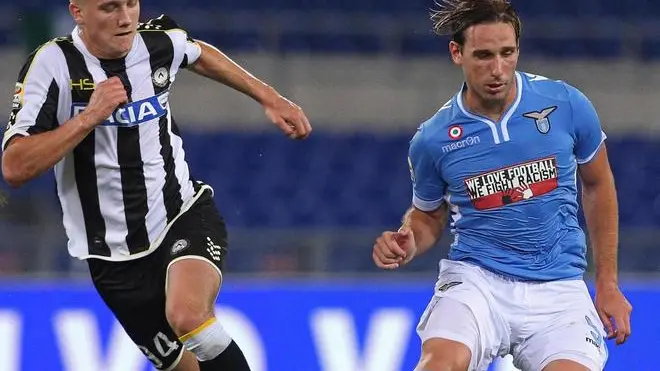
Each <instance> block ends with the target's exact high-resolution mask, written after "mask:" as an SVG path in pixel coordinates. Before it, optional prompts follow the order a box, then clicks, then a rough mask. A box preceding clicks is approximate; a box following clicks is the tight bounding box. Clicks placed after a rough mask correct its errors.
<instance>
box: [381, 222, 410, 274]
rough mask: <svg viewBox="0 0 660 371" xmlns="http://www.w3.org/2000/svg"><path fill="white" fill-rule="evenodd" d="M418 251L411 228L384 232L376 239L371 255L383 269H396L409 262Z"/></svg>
mask: <svg viewBox="0 0 660 371" xmlns="http://www.w3.org/2000/svg"><path fill="white" fill-rule="evenodd" d="M416 252H417V245H416V244H415V236H414V235H413V233H412V230H411V229H410V228H407V227H406V228H402V229H401V230H400V231H398V232H389V231H388V232H383V234H382V235H381V236H380V237H378V239H376V243H375V244H374V248H373V253H372V255H371V257H372V258H373V260H374V263H376V265H377V266H378V267H380V268H383V269H396V268H399V267H400V266H402V265H405V264H408V262H410V261H411V260H412V259H413V258H414V257H415V253H416Z"/></svg>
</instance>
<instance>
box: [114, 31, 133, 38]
mask: <svg viewBox="0 0 660 371" xmlns="http://www.w3.org/2000/svg"><path fill="white" fill-rule="evenodd" d="M131 33H132V32H131V31H127V32H122V33H118V34H115V36H119V37H123V36H128V35H130V34H131Z"/></svg>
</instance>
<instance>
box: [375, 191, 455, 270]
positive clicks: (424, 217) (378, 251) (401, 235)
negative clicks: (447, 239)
mask: <svg viewBox="0 0 660 371" xmlns="http://www.w3.org/2000/svg"><path fill="white" fill-rule="evenodd" d="M447 214H448V208H447V204H446V203H442V205H440V207H438V208H437V209H436V210H433V211H422V210H420V209H418V208H416V207H414V206H411V207H410V208H409V209H408V211H406V213H405V214H404V216H403V222H402V224H401V228H399V231H398V232H390V231H388V232H383V234H382V235H381V236H380V237H378V239H377V240H376V243H375V244H374V247H373V253H372V258H373V260H374V263H376V265H377V266H378V267H380V268H384V269H395V268H398V267H399V266H401V265H405V264H408V263H409V262H410V261H411V260H412V259H413V258H414V257H415V256H418V255H421V254H423V253H425V252H427V251H428V250H430V249H431V247H433V246H434V245H435V244H436V242H438V240H439V239H440V237H441V236H442V231H443V230H444V229H445V226H446V224H447Z"/></svg>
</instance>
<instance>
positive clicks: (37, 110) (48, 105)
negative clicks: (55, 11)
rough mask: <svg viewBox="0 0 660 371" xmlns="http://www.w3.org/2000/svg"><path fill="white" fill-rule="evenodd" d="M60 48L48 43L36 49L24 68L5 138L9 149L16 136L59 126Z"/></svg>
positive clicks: (5, 145) (4, 145)
mask: <svg viewBox="0 0 660 371" xmlns="http://www.w3.org/2000/svg"><path fill="white" fill-rule="evenodd" d="M57 51H58V48H57V46H56V45H55V44H54V43H48V44H45V45H43V46H42V47H40V48H39V49H37V50H36V51H35V52H33V53H32V54H31V55H30V56H29V57H28V59H27V61H26V63H25V64H24V65H23V68H21V71H20V73H19V75H18V80H17V82H16V87H15V89H14V96H13V99H12V102H11V111H10V114H9V123H8V125H7V127H6V130H5V132H4V135H3V139H2V149H3V150H5V149H6V148H7V145H8V143H9V141H10V140H11V139H12V138H13V137H15V136H29V135H33V134H39V133H42V132H45V131H49V130H52V129H55V128H56V127H57V126H58V122H57V106H58V101H59V91H60V89H59V86H58V83H57V79H56V74H55V67H54V63H53V61H54V60H57V57H58V56H57V55H55V53H57Z"/></svg>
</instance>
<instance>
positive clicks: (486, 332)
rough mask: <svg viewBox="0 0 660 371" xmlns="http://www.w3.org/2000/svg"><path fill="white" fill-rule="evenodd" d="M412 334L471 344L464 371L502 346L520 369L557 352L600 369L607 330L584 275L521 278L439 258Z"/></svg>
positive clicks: (531, 370) (483, 364)
mask: <svg viewBox="0 0 660 371" xmlns="http://www.w3.org/2000/svg"><path fill="white" fill-rule="evenodd" d="M417 334H418V335H419V337H420V339H421V341H422V343H423V342H425V341H426V340H428V339H431V338H443V339H448V340H453V341H457V342H460V343H463V344H465V345H466V346H467V347H468V348H470V350H471V351H472V360H471V362H470V368H469V371H484V370H486V369H487V368H488V366H489V365H490V364H491V362H492V361H493V360H494V359H495V357H498V356H500V357H501V356H505V355H507V354H511V355H513V361H514V365H515V366H516V367H517V368H519V369H521V370H523V371H541V370H543V368H544V367H545V366H547V365H548V364H549V363H550V362H552V361H554V360H558V359H567V360H572V361H575V362H577V363H580V364H582V365H584V366H585V367H588V368H589V369H590V370H592V371H601V370H602V369H603V367H604V366H605V362H606V361H607V346H606V344H605V341H604V339H605V336H606V334H605V331H604V330H603V325H602V323H601V321H600V319H599V317H598V314H597V313H596V309H595V307H594V304H593V302H592V300H591V297H590V296H589V291H588V290H587V287H586V285H585V283H584V282H583V281H582V280H571V281H552V282H541V283H535V282H519V281H513V280H510V279H507V278H504V277H502V276H500V275H497V274H494V273H491V272H489V271H487V270H485V269H482V268H480V267H477V266H475V265H472V264H468V263H463V262H456V261H450V260H442V261H441V262H440V274H439V279H438V283H437V284H436V287H435V293H434V295H433V297H432V298H431V302H430V303H429V305H428V306H427V307H426V310H425V311H424V313H423V314H422V316H421V318H420V321H419V324H418V326H417Z"/></svg>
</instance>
